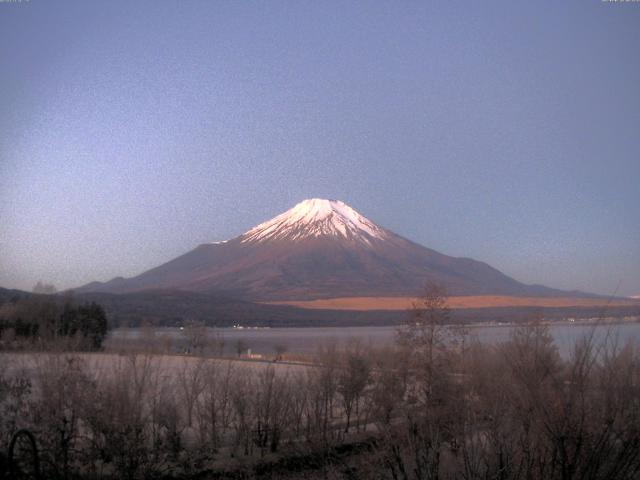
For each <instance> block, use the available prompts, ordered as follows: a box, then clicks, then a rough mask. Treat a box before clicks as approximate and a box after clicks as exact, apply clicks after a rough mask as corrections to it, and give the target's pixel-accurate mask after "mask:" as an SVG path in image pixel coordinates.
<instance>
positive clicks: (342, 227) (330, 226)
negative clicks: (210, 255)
mask: <svg viewBox="0 0 640 480" xmlns="http://www.w3.org/2000/svg"><path fill="white" fill-rule="evenodd" d="M330 235H332V236H338V237H343V238H345V239H350V240H358V241H361V242H364V243H367V244H368V243H370V241H371V240H372V239H383V238H385V237H386V236H387V233H386V232H385V230H384V229H382V228H380V227H378V226H377V225H376V224H375V223H373V222H372V221H371V220H369V219H368V218H366V217H364V216H363V215H360V214H359V213H358V212H356V211H355V210H354V209H353V208H351V207H350V206H349V205H347V204H346V203H344V202H341V201H339V200H325V199H321V198H312V199H308V200H304V201H302V202H300V203H298V204H297V205H296V206H294V207H293V208H292V209H290V210H287V211H286V212H284V213H282V214H280V215H278V216H277V217H274V218H272V219H271V220H268V221H266V222H264V223H261V224H260V225H258V226H256V227H254V228H252V229H251V230H249V231H248V232H246V233H245V234H244V235H242V241H243V242H257V241H264V240H301V239H304V238H308V237H320V236H330Z"/></svg>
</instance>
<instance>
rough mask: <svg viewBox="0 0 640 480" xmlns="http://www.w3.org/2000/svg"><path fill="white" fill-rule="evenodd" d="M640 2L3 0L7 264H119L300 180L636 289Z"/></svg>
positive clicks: (385, 220)
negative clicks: (4, 0) (18, 1)
mask: <svg viewBox="0 0 640 480" xmlns="http://www.w3.org/2000/svg"><path fill="white" fill-rule="evenodd" d="M639 45H640V3H627V4H619V3H618V4H616V3H607V2H602V1H600V0H580V1H566V2H565V1H562V2H558V1H555V0H554V1H548V2H540V1H531V2H514V1H504V2H497V1H496V2H467V1H465V2H458V1H447V2H439V1H437V2H388V3H387V2H362V3H358V2H317V1H310V2H304V1H299V2H298V1H296V2H293V1H291V2H277V1H268V2H259V3H253V2H223V1H215V2H206V1H181V2H178V1H166V0H153V1H148V2H142V1H140V2H129V1H95V2H94V1H91V2H88V1H60V0H30V1H26V0H23V1H22V2H21V3H0V69H1V70H0V73H1V75H0V286H4V287H14V288H25V289H30V288H31V287H32V286H33V285H34V284H35V283H36V281H38V280H43V281H48V282H53V283H54V284H56V285H57V286H58V288H66V287H72V286H77V285H80V284H83V283H86V282H88V281H91V280H107V279H110V278H111V277H114V276H117V275H123V276H131V275H134V274H137V273H140V272H141V271H143V270H145V269H147V268H150V267H153V266H156V265H158V264H160V263H162V262H164V261H166V260H169V259H171V258H172V257H175V256H177V255H179V254H182V253H184V252H186V251H188V250H190V249H191V248H193V247H195V246H196V245H198V244H200V243H203V242H209V241H216V240H223V239H227V238H230V237H233V236H235V235H238V234H240V233H242V232H243V231H245V230H247V229H249V228H250V227H252V226H253V225H255V224H257V223H259V222H261V221H264V220H266V219H268V218H270V217H272V216H274V215H276V214H278V213H281V212H282V211H284V210H286V209H287V208H289V207H291V206H293V205H294V204H295V203H297V202H298V201H300V200H302V199H304V198H309V197H325V198H336V199H341V200H343V201H345V202H346V203H348V204H350V205H351V206H353V207H354V208H355V209H357V210H359V211H360V212H362V213H363V214H365V215H366V216H368V217H369V218H371V219H372V220H374V221H376V222H377V223H379V224H381V225H383V226H385V227H387V228H389V229H391V230H393V231H395V232H397V233H399V234H401V235H403V236H405V237H408V238H410V239H412V240H414V241H417V242H418V243H421V244H423V245H426V246H429V247H431V248H434V249H436V250H439V251H441V252H443V253H447V254H450V255H455V256H468V257H472V258H475V259H478V260H483V261H485V262H487V263H489V264H491V265H493V266H495V267H497V268H499V269H501V270H502V271H504V272H505V273H507V274H509V275H511V276H513V277H515V278H517V279H518V280H521V281H525V282H527V283H542V284H546V285H549V286H552V287H559V288H567V289H573V288H577V289H582V290H586V291H593V292H599V293H605V294H607V293H612V292H613V291H614V290H615V289H616V287H617V285H618V283H620V289H619V291H618V293H619V294H635V293H640V53H639Z"/></svg>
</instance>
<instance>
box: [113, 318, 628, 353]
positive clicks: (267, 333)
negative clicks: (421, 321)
mask: <svg viewBox="0 0 640 480" xmlns="http://www.w3.org/2000/svg"><path fill="white" fill-rule="evenodd" d="M397 328H398V327H396V326H384V327H305V328H259V329H253V328H244V329H235V328H207V329H206V332H207V338H208V341H210V342H212V341H214V340H216V339H217V340H218V341H220V340H223V342H224V351H225V352H226V353H235V351H236V348H237V345H238V343H239V342H242V344H243V345H244V347H245V348H248V349H251V352H252V353H261V354H273V353H274V352H275V350H276V348H277V347H279V346H282V347H284V348H285V349H286V351H287V352H290V353H300V354H311V353H314V352H315V351H316V350H317V349H318V347H320V346H322V345H327V344H330V343H337V344H338V345H344V344H345V343H347V342H348V341H349V340H351V339H358V340H359V341H360V342H362V343H364V344H367V345H372V346H383V345H385V344H390V343H392V342H394V340H395V337H396V332H397ZM514 328H515V327H513V326H507V325H504V326H500V325H495V326H494V325H492V326H472V327H469V328H468V331H469V335H470V337H471V338H472V339H477V340H478V341H480V342H483V343H500V342H505V341H507V340H508V339H509V337H510V335H511V333H512V331H513V329H514ZM549 329H550V332H551V334H552V336H553V338H554V340H555V342H556V345H557V346H558V349H559V351H560V353H561V354H562V355H563V356H567V355H569V353H570V352H571V350H572V347H573V345H574V344H575V342H576V340H579V339H580V338H582V337H584V336H585V335H589V334H590V333H591V332H592V331H594V329H595V335H596V337H597V338H600V339H602V338H605V336H607V335H609V337H610V338H614V339H616V340H617V341H618V342H619V343H621V344H625V343H627V342H628V341H634V342H636V343H639V344H640V323H638V322H627V323H618V324H605V325H601V326H597V327H596V326H594V325H571V324H561V325H551V326H550V327H549ZM150 337H151V338H153V339H154V340H155V341H156V342H159V343H162V342H166V343H167V344H171V345H172V346H173V347H172V348H174V349H176V348H177V349H180V348H181V345H184V344H186V333H185V331H183V330H180V329H179V328H154V329H137V328H131V329H123V328H121V329H116V330H114V331H112V332H111V333H110V334H109V338H108V343H109V344H112V345H116V344H117V343H118V342H122V341H124V342H127V341H141V340H143V339H144V338H150Z"/></svg>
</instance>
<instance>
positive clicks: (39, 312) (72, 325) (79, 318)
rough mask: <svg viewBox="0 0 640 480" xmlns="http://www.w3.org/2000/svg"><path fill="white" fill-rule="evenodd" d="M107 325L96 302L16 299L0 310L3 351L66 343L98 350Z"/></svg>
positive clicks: (39, 298)
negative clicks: (29, 345) (35, 345)
mask: <svg viewBox="0 0 640 480" xmlns="http://www.w3.org/2000/svg"><path fill="white" fill-rule="evenodd" d="M107 330H108V322H107V316H106V314H105V311H104V309H103V308H102V306H100V305H98V304H97V303H95V302H87V303H83V304H79V305H77V304H75V303H74V302H73V300H72V298H70V297H67V298H65V299H64V300H62V301H61V300H60V299H58V298H57V297H52V296H50V295H34V296H29V297H22V298H16V299H13V300H12V301H9V302H7V303H5V304H3V305H1V306H0V341H1V345H2V346H3V347H4V348H11V347H23V346H25V345H26V344H37V345H39V346H43V347H46V346H48V345H53V344H56V343H60V342H62V343H65V342H66V343H67V344H69V346H72V347H74V348H78V349H82V350H96V349H99V348H100V347H101V346H102V342H103V340H104V338H105V337H106V335H107Z"/></svg>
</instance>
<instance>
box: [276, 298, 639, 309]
mask: <svg viewBox="0 0 640 480" xmlns="http://www.w3.org/2000/svg"><path fill="white" fill-rule="evenodd" d="M415 301H416V299H415V298H412V297H344V298H327V299H321V300H302V301H294V300H291V301H278V302H266V303H270V304H275V305H293V306H296V307H301V308H309V309H320V310H323V309H330V310H360V311H363V310H365V311H366V310H406V309H408V308H411V306H412V304H413V302H415ZM448 305H449V307H450V308H493V307H597V306H604V305H609V306H622V305H638V306H640V302H639V301H637V300H631V299H615V300H612V301H608V300H607V299H602V298H576V297H510V296H506V295H477V296H460V297H449V301H448Z"/></svg>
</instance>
